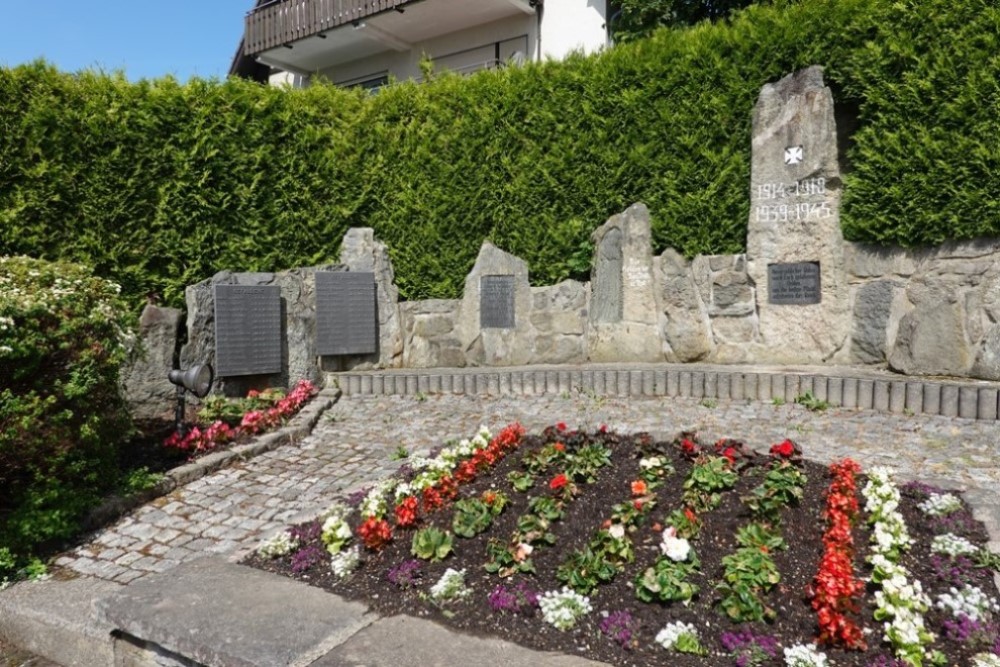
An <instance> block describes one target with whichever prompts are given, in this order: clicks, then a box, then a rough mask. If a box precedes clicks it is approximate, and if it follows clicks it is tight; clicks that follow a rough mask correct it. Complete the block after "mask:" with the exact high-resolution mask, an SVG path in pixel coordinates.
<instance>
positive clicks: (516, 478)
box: [507, 470, 535, 493]
mask: <svg viewBox="0 0 1000 667" xmlns="http://www.w3.org/2000/svg"><path fill="white" fill-rule="evenodd" d="M507 481H508V482H510V484H511V486H513V487H514V490H515V491H519V492H521V493H524V492H526V491H527V490H528V489H530V488H531V487H532V486H534V485H535V477H534V475H532V474H531V473H529V472H519V471H517V470H512V471H511V472H509V473H507Z"/></svg>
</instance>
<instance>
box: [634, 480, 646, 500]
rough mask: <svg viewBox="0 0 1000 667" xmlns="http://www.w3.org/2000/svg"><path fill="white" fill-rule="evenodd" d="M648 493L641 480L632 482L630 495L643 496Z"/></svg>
mask: <svg viewBox="0 0 1000 667" xmlns="http://www.w3.org/2000/svg"><path fill="white" fill-rule="evenodd" d="M647 491H649V487H647V486H646V483H645V482H644V481H642V480H641V479H639V480H636V481H634V482H632V495H633V496H644V495H646V492H647Z"/></svg>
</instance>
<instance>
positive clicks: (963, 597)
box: [934, 586, 1000, 621]
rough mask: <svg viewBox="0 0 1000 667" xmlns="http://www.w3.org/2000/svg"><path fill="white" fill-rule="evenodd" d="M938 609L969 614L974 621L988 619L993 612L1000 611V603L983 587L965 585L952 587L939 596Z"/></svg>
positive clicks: (956, 613) (954, 613)
mask: <svg viewBox="0 0 1000 667" xmlns="http://www.w3.org/2000/svg"><path fill="white" fill-rule="evenodd" d="M934 606H936V607H937V608H938V609H942V610H950V611H951V613H952V616H955V617H958V616H959V615H965V616H968V617H969V618H970V619H972V620H973V621H982V620H986V619H987V618H988V617H989V616H990V615H991V614H994V613H996V612H1000V605H998V604H997V601H996V600H993V599H991V598H990V597H989V596H988V595H986V593H984V592H983V590H982V589H981V588H978V587H976V586H963V587H962V588H961V589H955V588H951V589H950V590H949V591H948V592H947V593H942V594H941V595H939V596H938V599H937V603H936V604H935V605H934Z"/></svg>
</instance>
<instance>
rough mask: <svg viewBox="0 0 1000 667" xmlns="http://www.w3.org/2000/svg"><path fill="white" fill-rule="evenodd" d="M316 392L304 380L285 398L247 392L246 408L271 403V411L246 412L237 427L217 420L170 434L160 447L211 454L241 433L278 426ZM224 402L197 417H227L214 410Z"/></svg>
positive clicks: (275, 393) (224, 410) (273, 391)
mask: <svg viewBox="0 0 1000 667" xmlns="http://www.w3.org/2000/svg"><path fill="white" fill-rule="evenodd" d="M317 391H318V390H317V389H316V386H315V385H314V384H313V383H312V382H309V381H308V380H301V381H300V382H299V383H298V384H297V385H295V388H294V389H292V391H291V392H289V393H288V395H287V396H285V395H284V394H282V393H281V392H280V391H279V390H277V389H267V390H265V391H264V392H259V391H256V390H250V392H249V393H248V394H247V398H246V399H243V400H246V401H250V402H251V403H250V404H251V405H255V406H256V405H259V404H260V403H261V402H265V403H267V402H272V403H271V407H269V408H266V409H263V410H259V409H252V410H249V411H248V412H246V413H245V414H244V415H243V416H242V418H241V419H240V422H239V426H236V427H232V426H230V425H229V423H227V422H226V421H225V419H217V420H215V421H213V422H212V424H211V425H210V426H209V427H208V428H206V429H202V428H201V427H199V426H195V427H193V428H191V430H189V431H188V432H187V433H186V434H185V435H183V436H182V435H181V434H180V433H173V434H171V436H170V437H169V438H167V439H166V440H164V442H163V444H164V445H165V446H166V447H172V448H174V449H179V450H181V451H185V452H207V451H211V450H213V449H215V448H217V447H218V446H219V445H222V444H225V443H227V442H229V441H231V440H235V439H236V438H238V437H239V436H240V435H242V434H244V433H245V434H249V435H255V434H257V433H260V432H262V431H266V430H268V429H271V428H274V427H276V426H279V425H280V424H281V423H283V422H284V421H286V420H287V419H289V418H290V417H292V416H293V415H294V414H295V413H297V412H298V411H299V410H301V409H302V406H303V405H304V404H305V403H307V402H308V401H309V399H311V398H312V397H313V396H315V395H316V393H317ZM228 400H229V399H225V398H214V402H213V403H211V404H210V405H214V406H216V407H215V408H213V409H211V410H204V409H203V410H202V412H201V413H199V416H201V417H207V416H211V415H214V414H218V415H219V416H222V417H225V416H226V415H227V414H228V412H227V411H228V408H225V407H218V406H220V401H222V402H225V401H228ZM236 405H241V403H240V402H236Z"/></svg>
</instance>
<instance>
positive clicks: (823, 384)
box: [813, 376, 830, 403]
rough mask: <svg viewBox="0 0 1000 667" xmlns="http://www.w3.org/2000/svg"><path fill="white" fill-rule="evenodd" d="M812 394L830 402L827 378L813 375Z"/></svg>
mask: <svg viewBox="0 0 1000 667" xmlns="http://www.w3.org/2000/svg"><path fill="white" fill-rule="evenodd" d="M813 396H815V397H816V398H818V399H819V400H821V401H826V402H827V403H829V402H830V393H829V379H828V378H825V377H820V376H813Z"/></svg>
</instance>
